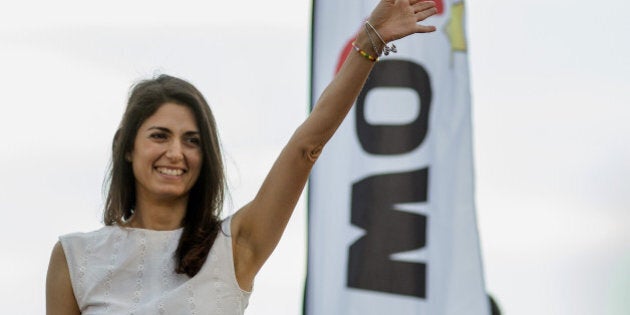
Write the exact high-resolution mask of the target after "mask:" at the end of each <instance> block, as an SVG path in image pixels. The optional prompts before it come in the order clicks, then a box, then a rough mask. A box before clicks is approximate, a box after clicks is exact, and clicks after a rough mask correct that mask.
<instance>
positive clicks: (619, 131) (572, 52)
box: [0, 0, 630, 315]
mask: <svg viewBox="0 0 630 315" xmlns="http://www.w3.org/2000/svg"><path fill="white" fill-rule="evenodd" d="M355 1H357V0H355ZM310 9H311V3H310V2H309V1H305V0H269V1H250V0H244V1H179V2H177V3H175V2H173V1H161V0H158V1H155V0H154V1H146V0H138V1H120V0H114V1H107V2H92V1H78V0H77V1H68V0H62V1H43V0H31V1H28V0H27V1H13V2H10V3H8V1H2V2H1V3H0V74H1V75H0V92H1V94H0V95H1V97H2V105H1V106H0V135H2V137H3V139H2V141H0V152H1V153H2V154H0V178H1V181H0V210H1V211H2V214H3V215H2V218H3V224H2V229H1V230H0V248H2V252H3V254H2V259H1V260H0V283H1V285H0V305H2V313H3V314H43V313H44V282H45V274H46V268H47V265H48V259H49V255H50V250H51V249H52V246H53V244H54V243H55V242H56V240H57V237H58V236H59V235H61V234H66V233H70V232H75V231H89V230H93V229H96V228H98V227H99V226H100V225H101V223H100V220H101V219H100V215H101V208H102V206H103V198H102V190H101V186H102V182H103V178H104V175H105V171H106V167H107V163H108V158H109V153H110V151H109V148H110V145H111V138H112V136H113V134H114V131H115V129H116V127H117V124H118V122H119V119H120V117H121V114H122V111H123V109H124V104H125V99H126V95H127V92H128V89H129V87H130V86H131V84H132V83H133V82H135V81H137V80H138V79H141V78H147V77H150V76H152V75H153V74H156V73H169V74H173V75H177V76H181V77H183V78H185V79H188V80H190V81H191V82H192V83H194V84H196V85H197V86H198V88H199V89H200V90H201V91H202V92H203V93H204V95H205V96H206V98H207V99H208V101H209V102H210V103H211V106H212V108H213V110H214V113H215V116H216V119H217V121H218V125H219V128H220V132H221V137H222V141H223V146H224V149H225V155H226V160H227V167H228V173H229V181H230V189H231V195H232V198H231V199H232V202H231V204H228V205H227V206H226V214H227V213H229V212H230V209H232V208H237V207H239V206H241V205H243V204H244V203H245V202H247V201H248V200H249V199H250V198H252V197H253V195H254V194H255V191H256V189H257V187H258V185H259V184H260V183H261V182H262V179H263V176H264V175H265V174H266V172H267V170H268V169H269V167H270V166H271V163H272V162H273V160H274V158H275V156H276V155H277V154H278V153H279V151H280V149H281V147H282V145H283V144H284V142H286V140H287V139H288V137H289V136H290V135H291V133H292V131H293V130H294V128H296V127H297V125H298V124H299V123H300V122H301V121H302V120H303V119H304V117H305V115H306V114H307V111H308V105H309V94H308V92H309V65H310V61H309V56H310V50H309V49H310V46H309V45H310V14H311V13H310ZM629 12H630V3H629V2H628V1H622V0H610V1H605V2H593V1H584V0H581V1H568V0H558V1H542V0H532V1H514V0H503V1H468V2H467V26H468V30H467V33H468V43H469V60H470V67H471V82H472V86H471V89H472V97H473V99H472V103H473V113H474V117H473V125H474V130H473V132H474V144H475V165H476V191H477V193H476V196H477V209H478V210H477V214H478V224H479V230H480V237H481V247H482V255H483V261H484V266H485V267H484V268H485V276H486V284H487V289H488V291H489V292H490V293H491V294H493V295H494V296H495V297H496V299H497V300H498V302H499V304H500V305H501V308H502V309H503V311H504V314H509V315H519V314H523V315H525V314H553V315H557V314H563V315H564V314H567V315H569V314H571V315H575V314H613V315H622V314H626V315H627V314H629V313H630V229H629V227H630V123H628V121H629V120H630V106H629V105H630V59H629V58H630V57H628V56H630V35H629V34H630V22H628V21H627V17H628V14H629ZM304 205H305V203H304V202H303V201H302V202H301V203H300V205H299V206H298V208H297V209H296V212H295V215H294V217H293V219H292V221H291V223H290V224H289V227H288V229H287V232H286V234H285V236H284V238H283V240H282V241H281V243H280V245H279V247H278V249H277V250H276V252H275V253H274V255H273V256H272V258H271V259H270V260H269V261H268V263H267V264H266V266H265V267H264V268H263V270H262V271H261V273H260V274H259V276H258V278H257V280H256V287H255V291H254V294H253V295H252V298H251V300H250V307H249V308H248V310H247V312H246V314H249V315H255V314H257V315H261V314H289V315H293V314H296V315H297V314H300V312H301V304H302V294H303V285H304V284H303V282H304V277H305V268H306V264H305V263H306V262H305V261H306V248H305V245H306V240H305V235H306V220H305V206H304Z"/></svg>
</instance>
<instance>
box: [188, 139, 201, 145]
mask: <svg viewBox="0 0 630 315" xmlns="http://www.w3.org/2000/svg"><path fill="white" fill-rule="evenodd" d="M188 142H189V143H191V144H194V145H196V146H198V145H199V144H201V140H200V139H199V138H188Z"/></svg>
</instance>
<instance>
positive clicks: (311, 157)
mask: <svg viewBox="0 0 630 315" xmlns="http://www.w3.org/2000/svg"><path fill="white" fill-rule="evenodd" d="M323 148H324V145H322V144H318V145H314V146H307V147H305V148H304V150H303V151H302V152H303V154H302V156H303V157H304V159H305V160H306V161H307V162H308V163H310V164H315V162H316V161H317V158H319V156H320V155H321V153H322V150H323Z"/></svg>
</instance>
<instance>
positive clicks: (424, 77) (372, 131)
mask: <svg viewBox="0 0 630 315" xmlns="http://www.w3.org/2000/svg"><path fill="white" fill-rule="evenodd" d="M383 87H397V88H409V89H412V90H414V91H415V92H416V93H417V94H418V98H419V99H420V104H418V105H419V106H420V114H419V115H418V118H417V119H416V120H414V121H412V122H411V123H409V124H405V125H371V124H369V123H368V122H367V121H366V120H365V113H364V112H365V98H366V96H367V94H368V93H369V91H370V90H372V89H374V88H383ZM431 97H432V93H431V83H430V80H429V74H428V73H427V72H426V70H424V67H422V66H421V65H419V64H417V63H414V62H410V61H405V60H385V61H380V62H378V63H377V64H376V66H375V67H374V69H373V70H372V74H371V75H370V77H369V78H368V80H367V82H366V83H365V86H364V87H363V90H361V93H360V94H359V96H358V97H357V108H356V121H357V134H358V136H359V141H360V142H361V147H363V150H365V151H366V152H368V153H371V154H401V153H407V152H409V151H411V150H413V149H415V148H417V147H418V146H420V144H421V143H422V141H424V137H425V136H426V135H427V129H428V125H429V108H430V106H431Z"/></svg>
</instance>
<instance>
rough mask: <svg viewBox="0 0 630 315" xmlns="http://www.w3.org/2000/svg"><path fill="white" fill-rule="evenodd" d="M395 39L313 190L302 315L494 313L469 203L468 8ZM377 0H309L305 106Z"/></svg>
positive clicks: (456, 8) (446, 12)
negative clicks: (307, 95) (308, 80)
mask: <svg viewBox="0 0 630 315" xmlns="http://www.w3.org/2000/svg"><path fill="white" fill-rule="evenodd" d="M436 2H437V5H438V11H439V14H437V15H436V16H433V17H431V18H429V19H428V20H426V21H425V22H423V23H425V24H427V25H435V26H437V28H438V30H437V31H436V32H434V33H430V34H419V35H413V36H410V37H408V38H405V39H403V40H399V41H396V42H395V44H396V46H397V47H398V53H397V54H390V55H389V56H387V57H385V56H384V57H383V58H382V59H381V60H380V61H379V62H378V63H376V65H375V68H374V70H373V72H372V73H371V75H370V77H369V79H368V81H367V83H366V85H365V87H364V88H363V90H362V92H361V93H360V95H359V97H358V99H357V101H356V104H355V106H354V107H353V109H352V111H351V112H350V113H349V115H348V117H347V118H346V120H345V121H344V123H343V124H342V126H341V127H340V128H339V130H338V132H337V134H336V135H335V136H334V137H333V139H331V141H330V142H329V143H328V144H327V146H326V148H325V150H324V152H323V154H322V156H321V157H320V159H319V161H318V162H317V164H316V166H315V168H314V170H313V174H312V176H311V180H310V186H309V218H308V220H309V237H308V240H309V244H308V249H309V252H308V276H307V285H306V294H305V307H304V308H305V313H306V314H307V315H331V314H333V315H334V314H343V315H352V314H356V315H370V314H375V315H376V314H378V315H383V314H396V315H405V314H431V315H461V314H466V315H477V314H483V315H487V314H489V307H488V298H487V296H486V293H485V288H484V282H483V270H482V264H481V257H480V250H479V240H478V233H477V227H476V218H475V207H474V189H473V188H474V187H473V185H474V180H473V161H472V143H471V138H472V136H471V110H470V93H469V80H468V61H467V53H466V50H467V47H466V40H465V30H464V26H465V16H464V8H465V7H464V3H463V2H461V1H448V0H444V1H439V0H438V1H436ZM376 4H377V1H337V0H316V1H314V3H313V47H312V51H313V60H312V62H313V63H312V67H313V68H312V95H313V96H314V98H312V104H315V102H316V97H317V96H319V95H320V94H321V93H322V91H323V90H324V88H325V87H326V85H327V84H328V83H329V82H330V80H331V79H332V77H333V76H334V74H335V72H336V71H337V69H338V67H339V65H340V64H341V62H342V61H343V60H344V58H345V56H347V54H348V53H356V52H354V51H353V50H352V47H351V45H350V44H351V41H352V38H351V37H352V36H353V34H355V33H356V32H357V31H363V29H362V27H363V25H362V21H363V20H364V19H365V18H366V17H367V16H368V15H369V13H370V12H371V10H372V8H374V7H375V6H376Z"/></svg>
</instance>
